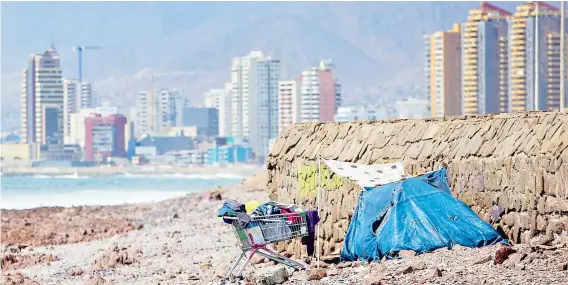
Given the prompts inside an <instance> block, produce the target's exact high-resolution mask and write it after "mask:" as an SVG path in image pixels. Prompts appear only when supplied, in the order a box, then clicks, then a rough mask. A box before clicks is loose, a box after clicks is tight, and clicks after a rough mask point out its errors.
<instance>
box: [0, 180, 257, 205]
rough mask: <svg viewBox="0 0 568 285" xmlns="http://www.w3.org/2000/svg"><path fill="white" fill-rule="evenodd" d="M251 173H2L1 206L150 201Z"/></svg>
mask: <svg viewBox="0 0 568 285" xmlns="http://www.w3.org/2000/svg"><path fill="white" fill-rule="evenodd" d="M251 176H252V174H251V175H243V174H232V173H218V174H130V173H124V174H120V175H112V176H81V175H78V174H71V175H31V176H30V175H27V176H23V175H22V176H5V177H2V178H1V183H0V185H1V192H0V197H1V199H0V200H1V202H0V208H1V209H18V210H19V209H31V208H38V207H73V206H93V205H120V204H125V203H128V204H130V203H149V202H156V201H161V200H165V199H169V198H173V197H177V196H182V195H185V194H188V193H194V192H201V191H206V190H209V189H213V188H215V187H217V186H221V187H224V186H230V185H235V184H239V183H240V182H241V181H242V180H243V179H245V178H247V177H251Z"/></svg>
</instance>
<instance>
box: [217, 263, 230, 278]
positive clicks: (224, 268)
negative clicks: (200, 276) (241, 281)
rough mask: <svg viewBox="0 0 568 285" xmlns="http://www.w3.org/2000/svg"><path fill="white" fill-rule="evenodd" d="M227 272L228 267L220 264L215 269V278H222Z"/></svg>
mask: <svg viewBox="0 0 568 285" xmlns="http://www.w3.org/2000/svg"><path fill="white" fill-rule="evenodd" d="M227 272H229V267H228V266H227V265H226V264H221V265H219V266H217V267H216V268H215V276H217V277H219V278H224V277H225V275H227Z"/></svg>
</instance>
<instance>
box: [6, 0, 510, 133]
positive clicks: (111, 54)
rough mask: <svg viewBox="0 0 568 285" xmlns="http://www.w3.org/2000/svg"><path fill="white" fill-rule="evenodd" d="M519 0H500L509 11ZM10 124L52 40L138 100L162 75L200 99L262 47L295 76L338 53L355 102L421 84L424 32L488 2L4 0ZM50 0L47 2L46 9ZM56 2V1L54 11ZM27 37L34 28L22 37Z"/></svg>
mask: <svg viewBox="0 0 568 285" xmlns="http://www.w3.org/2000/svg"><path fill="white" fill-rule="evenodd" d="M516 4H517V3H513V2H506V3H498V4H497V5H499V6H502V7H504V8H506V9H509V10H511V11H513V10H514V7H515V6H516ZM1 5H2V126H3V127H4V128H5V127H8V126H10V125H14V126H17V124H19V86H20V83H21V69H22V68H24V67H25V63H26V58H27V56H28V54H30V53H32V52H42V51H43V50H45V49H46V48H47V47H48V46H49V45H50V44H51V42H52V41H53V42H54V43H55V45H56V47H57V48H58V50H60V54H61V56H62V60H63V68H64V74H65V76H68V77H74V76H75V74H76V72H75V71H76V55H75V54H73V53H72V51H71V47H72V46H73V45H77V44H82V45H89V44H96V45H103V46H105V49H104V50H97V51H91V52H89V51H87V52H86V53H85V71H84V74H85V77H86V78H87V79H90V80H91V81H93V82H94V88H95V90H96V91H97V95H98V96H99V97H101V98H103V99H105V98H106V99H108V100H111V101H115V102H117V104H119V105H124V106H127V105H130V104H132V103H133V102H134V92H136V91H137V90H140V89H145V88H149V86H150V83H149V80H148V78H149V75H150V74H152V73H157V74H162V75H161V76H160V75H159V76H156V80H155V85H156V86H159V87H177V88H182V89H184V90H186V94H187V95H188V96H189V97H190V99H191V100H192V101H194V102H197V103H199V102H201V100H202V96H201V94H202V93H203V92H204V91H206V90H207V89H209V88H220V87H222V86H223V84H224V83H225V82H227V81H228V80H229V69H230V62H231V58H232V57H233V56H240V55H245V54H247V53H248V52H249V51H250V50H251V49H262V50H264V51H266V52H267V53H269V54H271V55H272V56H274V57H276V58H279V59H281V60H282V62H283V72H284V74H285V76H287V77H288V78H293V77H296V76H297V75H299V73H300V72H301V70H302V69H304V68H307V67H310V66H313V65H316V64H317V63H318V62H319V60H320V59H324V58H331V59H333V62H334V64H335V66H336V68H337V75H338V77H339V79H340V81H341V83H342V84H343V90H344V95H345V99H346V100H345V101H346V102H347V103H357V102H368V101H369V102H373V101H376V100H378V98H384V97H393V96H397V97H406V96H408V95H416V94H422V93H423V91H422V85H423V82H422V78H423V50H424V47H423V35H424V34H427V33H431V32H434V31H437V30H445V29H449V28H450V27H451V24H452V23H454V22H463V21H465V19H466V17H467V12H468V10H469V9H471V8H473V7H476V6H478V5H479V2H266V3H261V2H242V3H237V2H230V3H220V2H210V3H205V2H169V3H166V2H164V3H156V2H154V3H153V2H91V3H89V2H85V3H79V2H60V3H39V2H35V3H2V4H1ZM47 7H49V10H50V13H45V11H46V10H45V9H47ZM51 11H53V12H51ZM23 37H25V38H26V40H22V39H23Z"/></svg>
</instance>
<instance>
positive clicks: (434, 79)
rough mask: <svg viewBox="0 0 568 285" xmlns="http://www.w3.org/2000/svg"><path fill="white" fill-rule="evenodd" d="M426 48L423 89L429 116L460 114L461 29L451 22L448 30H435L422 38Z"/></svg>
mask: <svg viewBox="0 0 568 285" xmlns="http://www.w3.org/2000/svg"><path fill="white" fill-rule="evenodd" d="M425 43H426V44H429V45H430V48H429V49H428V47H426V52H427V53H429V54H430V60H429V62H426V66H427V67H428V66H429V67H430V73H429V74H428V75H429V76H428V78H429V80H430V82H429V84H427V89H428V90H430V105H431V108H430V109H431V111H432V116H433V117H443V116H456V115H460V113H461V90H460V89H461V88H460V87H461V45H460V43H461V31H460V25H459V24H454V26H453V29H451V30H449V31H441V32H436V33H433V34H431V35H429V40H425Z"/></svg>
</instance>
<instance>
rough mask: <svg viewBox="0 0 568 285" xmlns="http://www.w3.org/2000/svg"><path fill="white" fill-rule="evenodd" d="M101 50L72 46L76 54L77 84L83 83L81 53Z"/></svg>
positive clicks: (98, 47)
mask: <svg viewBox="0 0 568 285" xmlns="http://www.w3.org/2000/svg"><path fill="white" fill-rule="evenodd" d="M96 49H103V47H101V46H74V47H73V51H74V52H75V51H76V52H77V65H78V66H77V67H78V69H77V79H78V80H79V82H82V81H83V51H84V50H96Z"/></svg>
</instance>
